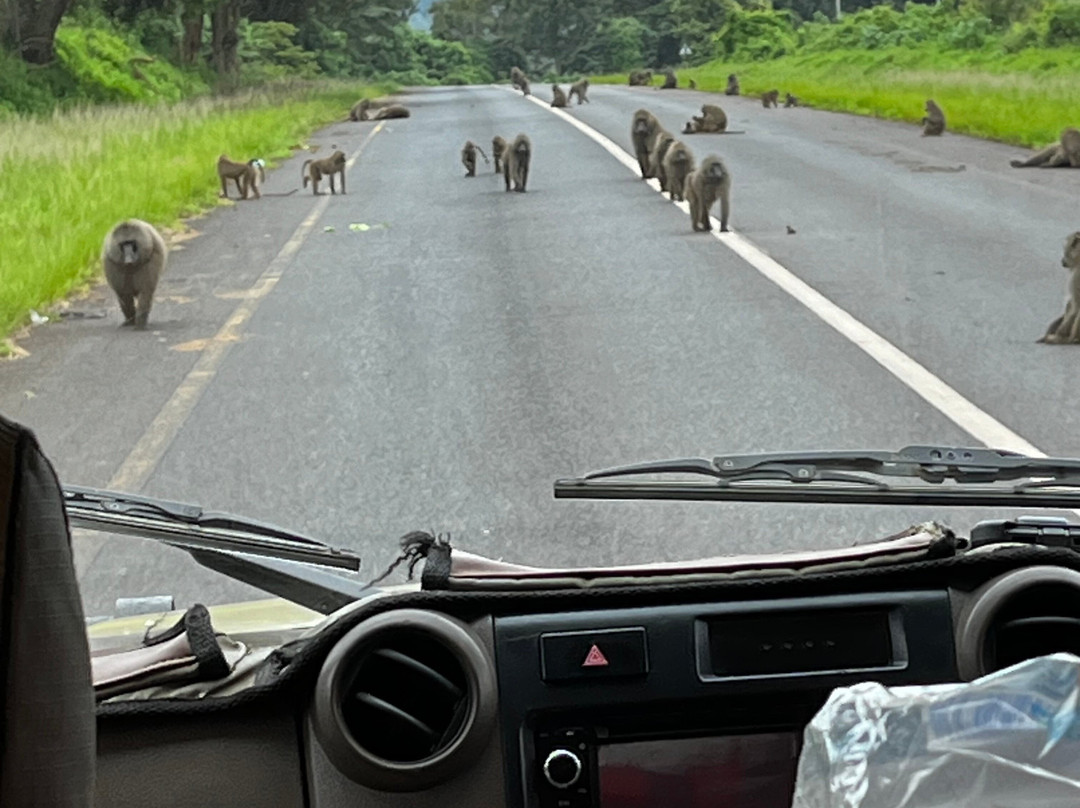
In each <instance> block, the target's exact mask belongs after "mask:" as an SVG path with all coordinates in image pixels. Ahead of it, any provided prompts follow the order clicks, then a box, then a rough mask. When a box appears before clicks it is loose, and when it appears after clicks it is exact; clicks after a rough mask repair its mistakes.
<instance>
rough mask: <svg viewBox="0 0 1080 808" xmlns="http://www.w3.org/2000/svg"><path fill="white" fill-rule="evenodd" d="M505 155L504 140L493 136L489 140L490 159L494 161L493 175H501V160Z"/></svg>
mask: <svg viewBox="0 0 1080 808" xmlns="http://www.w3.org/2000/svg"><path fill="white" fill-rule="evenodd" d="M505 153H506V139H505V138H502V137H499V136H498V135H495V137H493V138H492V139H491V159H492V160H494V161H495V173H496V174H501V173H502V158H503V155H504V154H505Z"/></svg>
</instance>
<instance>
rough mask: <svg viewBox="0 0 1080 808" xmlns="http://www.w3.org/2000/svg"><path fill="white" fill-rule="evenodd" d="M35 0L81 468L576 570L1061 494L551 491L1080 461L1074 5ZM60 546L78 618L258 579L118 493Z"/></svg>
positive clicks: (255, 512)
mask: <svg viewBox="0 0 1080 808" xmlns="http://www.w3.org/2000/svg"><path fill="white" fill-rule="evenodd" d="M24 5H25V4H19V3H15V4H7V5H6V6H5V7H4V8H0V33H2V34H3V36H2V37H0V60H2V65H0V67H2V71H0V72H2V74H3V75H4V76H5V78H4V79H3V80H0V328H2V330H3V334H2V335H0V338H2V340H3V341H2V343H0V354H2V355H3V359H4V361H3V362H0V413H3V414H4V415H5V416H6V417H9V418H12V419H14V420H17V421H19V422H21V423H23V424H25V425H27V426H29V427H30V428H31V429H33V430H34V432H35V434H36V435H37V437H38V439H39V440H40V442H41V444H42V446H43V448H44V450H45V452H46V454H47V455H48V456H49V458H50V459H51V460H52V462H53V463H54V464H55V466H56V469H57V472H58V475H59V477H60V480H61V482H62V483H63V484H65V485H70V486H85V487H88V488H92V489H96V490H100V491H109V492H119V493H121V494H132V495H138V496H142V497H149V498H159V499H164V500H169V501H172V502H181V503H191V504H195V505H198V506H200V507H201V509H203V510H204V511H206V512H211V511H222V512H228V513H231V514H239V515H241V516H244V517H249V518H251V519H255V520H259V521H261V522H264V523H270V524H274V525H277V526H280V527H281V528H283V529H286V530H288V531H295V532H296V533H298V534H302V536H303V537H308V538H310V539H314V540H318V541H320V542H323V543H325V544H326V545H328V546H330V547H332V548H340V549H343V550H346V551H348V552H350V553H353V554H355V555H357V556H359V557H360V559H361V561H362V564H361V568H360V570H359V571H354V570H347V569H346V570H341V569H338V570H330V571H328V572H327V573H326V574H329V575H334V576H338V577H339V578H341V579H343V580H348V581H350V582H352V583H355V584H357V585H362V584H363V583H365V582H367V581H370V580H372V579H374V578H376V577H378V576H379V575H380V574H381V573H382V572H383V571H384V570H385V569H386V568H387V566H388V565H389V564H390V563H391V562H392V561H393V560H394V559H395V558H396V557H397V556H398V554H399V552H400V545H399V539H400V537H401V536H403V535H405V534H407V533H409V532H410V531H418V530H419V531H425V532H428V533H430V534H432V535H438V536H443V537H449V540H450V542H451V544H452V546H453V547H455V548H460V549H463V550H467V551H469V552H471V553H476V554H480V555H484V556H488V557H491V558H493V559H504V560H506V561H511V562H517V563H522V564H531V565H540V566H545V567H573V566H586V565H587V566H598V565H613V564H640V563H645V562H653V561H675V560H681V559H693V558H698V557H705V556H716V555H722V554H741V553H755V554H756V553H765V552H780V551H789V550H806V549H813V548H829V547H844V546H850V545H852V544H854V543H857V542H869V541H873V540H877V539H881V538H884V537H887V536H891V535H894V534H897V533H899V532H901V531H903V530H905V529H906V528H908V527H909V526H911V525H913V524H920V523H924V522H927V521H931V520H933V521H937V522H940V523H944V524H946V525H948V526H949V527H951V528H953V529H955V530H956V531H957V532H959V533H965V532H966V531H968V530H970V528H971V527H972V526H973V525H974V524H975V523H977V522H979V521H981V520H985V519H995V518H1011V517H1015V516H1017V515H1020V514H1029V513H1033V512H1037V513H1046V514H1048V515H1056V516H1074V514H1073V512H1072V511H1071V510H1069V509H1068V508H1069V507H1071V506H1070V504H1069V503H1068V502H1064V501H1063V502H1062V503H1058V505H1056V506H1055V507H1056V509H1050V510H1039V509H1038V508H1027V507H1024V505H1022V504H1020V505H1016V504H1010V505H1007V506H1006V505H998V504H995V503H990V502H980V503H978V504H972V503H970V502H965V501H961V500H958V501H955V502H950V503H948V504H942V503H934V504H917V503H914V504H913V501H900V500H899V499H889V498H882V499H881V500H880V501H876V502H872V503H863V504H845V503H843V502H819V501H813V500H812V499H810V498H805V499H803V501H789V502H770V501H759V502H734V501H677V500H676V501H657V500H655V499H643V498H638V497H636V496H635V495H634V491H630V492H629V493H628V494H627V495H626V496H623V497H621V498H619V499H596V498H581V497H562V496H560V497H556V496H555V492H554V485H555V482H556V481H557V480H574V479H577V478H581V477H583V476H584V475H586V474H588V473H589V472H593V471H596V470H600V469H607V468H612V467H619V466H624V465H628V464H635V463H642V462H650V461H664V460H671V459H676V458H695V457H696V458H703V459H705V460H708V461H711V460H712V459H713V458H716V457H717V456H726V455H747V454H752V453H757V452H780V453H791V452H830V451H842V450H843V451H852V452H897V451H900V450H902V449H903V448H904V447H911V446H937V447H969V448H975V449H977V448H980V447H991V448H993V449H998V450H1003V451H1006V452H1016V453H1020V454H1023V455H1027V456H1030V457H1032V458H1040V457H1044V456H1051V457H1060V458H1068V457H1074V456H1080V441H1078V438H1077V435H1080V430H1078V429H1077V423H1076V422H1077V419H1078V418H1080V415H1078V414H1077V413H1076V408H1075V407H1073V406H1070V401H1071V400H1070V401H1066V398H1067V397H1066V396H1065V393H1066V392H1070V391H1071V378H1070V368H1071V364H1072V356H1071V352H1072V351H1074V350H1077V349H1076V348H1075V345H1076V344H1077V343H1080V320H1078V319H1077V310H1078V309H1077V303H1078V297H1077V296H1078V295H1080V285H1078V284H1077V278H1078V277H1080V276H1076V274H1075V273H1076V271H1077V269H1078V268H1080V233H1077V232H1076V230H1077V227H1078V226H1080V225H1078V223H1077V218H1076V215H1075V210H1074V202H1075V199H1076V195H1077V190H1078V188H1080V172H1071V171H1067V170H1064V169H1067V168H1070V167H1078V166H1080V132H1077V130H1076V129H1073V128H1072V127H1074V126H1077V125H1080V122H1078V121H1077V120H1076V119H1075V118H1074V117H1071V116H1074V115H1075V113H1074V110H1076V109H1077V108H1078V107H1077V104H1076V103H1073V102H1078V101H1080V89H1078V85H1077V83H1076V81H1075V76H1076V70H1077V69H1078V68H1080V45H1078V44H1077V43H1078V42H1080V38H1078V37H1080V28H1078V27H1077V23H1076V14H1075V8H1074V7H1073V6H1072V5H1069V4H1062V3H1058V2H1056V1H1054V2H1052V0H1027V2H1024V3H1015V4H1011V3H1000V2H991V0H964V2H940V3H931V2H925V3H920V2H906V3H901V2H894V3H884V4H882V3H875V2H872V1H871V0H771V2H769V1H765V2H759V0H725V2H713V1H712V0H700V2H699V1H698V0H664V1H663V2H654V1H653V0H641V1H640V2H632V3H612V2H610V1H609V0H581V2H578V3H575V4H572V6H571V5H567V4H565V3H554V2H548V1H547V0H532V2H528V3H526V2H521V1H519V0H509V2H506V1H505V0H499V1H498V2H484V0H479V2H478V1H477V0H435V1H434V2H432V0H377V1H376V0H349V1H348V2H344V0H330V2H325V3H319V4H310V3H290V2H284V3H275V4H269V5H266V6H259V7H258V8H256V7H255V6H252V5H250V4H241V3H240V2H239V0H222V2H220V3H217V4H215V5H214V9H213V10H212V11H206V10H205V9H206V6H205V4H200V3H190V2H187V0H180V2H177V3H172V4H160V3H149V4H148V3H144V2H141V1H140V2H133V0H75V1H74V2H71V0H49V1H48V2H44V3H38V4H36V6H35V8H36V9H37V11H35V13H34V14H33V15H31V16H28V15H27V14H26V13H25V12H24V10H23V8H24ZM38 7H40V8H38ZM1070 15H1071V16H1070ZM1055 168H1060V169H1062V170H1060V171H1056V170H1052V169H1055ZM1063 295H1064V296H1065V300H1064V301H1063V299H1062V298H1063ZM1033 476H1034V477H1036V478H1037V477H1038V476H1039V475H1038V474H1034V475H1033ZM661 479H662V480H670V479H674V478H670V477H669V478H661ZM678 479H686V478H685V475H684V476H683V477H680V478H678ZM620 481H621V480H620ZM700 482H703V483H707V484H713V485H715V481H713V482H712V483H709V482H708V481H707V480H702V481H700ZM909 482H910V481H909ZM894 483H895V484H897V485H899V484H900V482H898V481H889V484H894ZM957 485H960V484H957ZM960 487H962V486H960ZM162 515H164V516H168V515H169V514H167V513H166V514H159V516H162ZM174 516H175V514H174ZM74 552H75V558H76V563H77V566H78V571H79V577H80V582H81V585H82V589H83V594H84V599H85V608H86V613H87V615H88V616H90V617H97V616H108V615H112V614H114V613H115V611H116V602H117V599H120V598H147V597H152V596H168V597H170V598H172V599H173V601H174V602H175V604H176V606H177V607H178V608H180V607H185V606H187V605H190V604H193V603H203V604H206V605H218V604H227V603H233V602H241V601H251V600H258V599H262V598H268V597H271V596H272V595H274V594H275V593H273V592H270V591H268V590H266V589H265V588H262V587H260V586H257V585H254V584H253V583H251V582H250V581H248V582H244V581H242V580H237V579H236V577H235V576H232V575H230V574H228V573H227V572H226V571H223V570H222V569H209V568H207V567H206V566H204V565H202V564H200V563H199V562H198V561H197V559H196V558H193V557H192V556H191V555H190V554H189V553H188V552H187V551H185V550H184V549H183V548H181V547H178V546H175V543H174V544H172V545H170V544H169V543H163V542H161V541H157V540H151V539H140V538H138V537H136V536H132V535H129V533H128V532H124V531H122V530H120V529H119V528H117V526H116V525H111V526H110V525H97V526H96V527H95V528H94V529H88V528H87V527H83V526H80V527H77V528H76V529H75V538H74ZM404 568H405V567H404V565H402V566H399V567H398V568H396V569H395V571H394V572H393V574H392V575H390V576H389V577H388V578H387V579H385V581H384V582H399V581H401V580H403V574H404Z"/></svg>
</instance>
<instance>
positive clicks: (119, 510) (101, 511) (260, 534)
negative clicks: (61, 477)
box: [63, 485, 360, 571]
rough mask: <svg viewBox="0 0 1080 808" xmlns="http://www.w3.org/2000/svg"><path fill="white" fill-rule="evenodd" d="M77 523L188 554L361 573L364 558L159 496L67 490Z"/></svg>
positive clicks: (263, 524)
mask: <svg viewBox="0 0 1080 808" xmlns="http://www.w3.org/2000/svg"><path fill="white" fill-rule="evenodd" d="M63 492H64V506H65V508H66V509H67V513H68V518H69V519H70V521H71V523H72V524H73V525H76V526H78V527H86V528H93V529H97V530H100V529H108V531H109V532H112V533H123V534H127V535H131V536H143V537H145V538H151V539H159V540H161V541H163V542H165V543H166V544H171V545H175V546H176V547H181V548H183V549H187V550H218V551H223V552H239V553H248V554H250V555H257V556H267V557H270V558H277V559H285V560H290V561H300V562H303V563H305V564H318V565H321V566H324V567H337V568H340V569H347V570H354V571H355V570H359V569H360V557H359V556H357V555H355V554H354V553H351V552H349V551H348V550H341V549H335V548H333V547H330V546H329V545H326V544H323V543H322V542H320V541H318V540H317V539H313V538H311V537H309V536H304V535H302V534H300V533H296V532H294V531H291V530H286V529H285V528H281V527H278V526H276V525H271V524H268V523H266V522H260V521H258V520H255V519H248V518H246V517H243V516H236V515H234V514H230V513H223V512H220V511H204V510H203V509H202V508H201V507H200V506H198V505H191V504H188V503H184V502H171V501H169V500H164V499H156V498H153V497H141V496H136V495H134V494H123V493H119V492H117V491H103V490H100V489H96V488H84V487H81V486H75V485H66V486H64V487H63Z"/></svg>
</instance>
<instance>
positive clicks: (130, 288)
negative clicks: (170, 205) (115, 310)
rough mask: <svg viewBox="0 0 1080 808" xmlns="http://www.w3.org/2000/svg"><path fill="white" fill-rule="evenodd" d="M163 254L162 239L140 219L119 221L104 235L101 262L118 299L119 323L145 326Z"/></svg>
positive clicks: (162, 265)
mask: <svg viewBox="0 0 1080 808" xmlns="http://www.w3.org/2000/svg"><path fill="white" fill-rule="evenodd" d="M167 255H168V249H167V248H166V247H165V239H163V238H162V237H161V234H160V233H159V232H158V231H157V230H156V229H154V226H153V225H151V224H149V223H148V222H144V221H143V220H142V219H128V220H126V221H123V222H120V223H119V224H118V225H116V226H115V227H114V228H113V229H112V230H110V231H109V233H108V235H107V236H105V243H104V245H103V246H102V249H101V263H102V266H103V267H104V269H105V279H106V280H107V281H108V282H109V286H111V287H112V290H113V292H115V293H116V298H117V300H119V301H120V311H121V312H122V313H123V315H124V322H123V325H133V326H135V328H139V329H143V328H146V321H147V318H149V316H150V307H151V306H152V305H153V303H154V290H155V289H157V285H158V279H159V278H160V277H161V273H162V271H164V269H165V259H166V257H167Z"/></svg>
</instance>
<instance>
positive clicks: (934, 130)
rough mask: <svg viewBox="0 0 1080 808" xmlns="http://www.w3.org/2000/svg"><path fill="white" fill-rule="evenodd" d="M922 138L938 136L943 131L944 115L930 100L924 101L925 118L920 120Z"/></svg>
mask: <svg viewBox="0 0 1080 808" xmlns="http://www.w3.org/2000/svg"><path fill="white" fill-rule="evenodd" d="M922 125H923V130H922V133H923V136H924V137H925V136H926V135H940V134H941V133H942V132H944V131H945V113H944V112H942V111H941V107H939V106H938V105H937V104H935V103H934V100H933V99H932V98H928V99H926V116H925V117H924V118H923V119H922Z"/></svg>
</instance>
